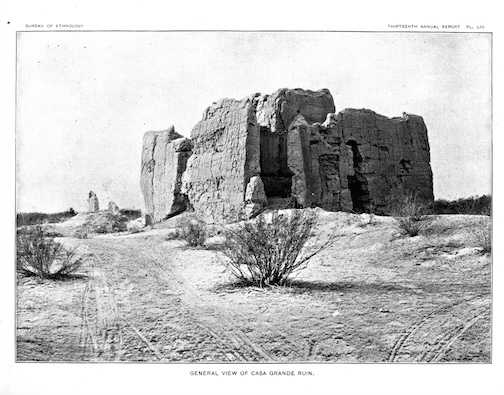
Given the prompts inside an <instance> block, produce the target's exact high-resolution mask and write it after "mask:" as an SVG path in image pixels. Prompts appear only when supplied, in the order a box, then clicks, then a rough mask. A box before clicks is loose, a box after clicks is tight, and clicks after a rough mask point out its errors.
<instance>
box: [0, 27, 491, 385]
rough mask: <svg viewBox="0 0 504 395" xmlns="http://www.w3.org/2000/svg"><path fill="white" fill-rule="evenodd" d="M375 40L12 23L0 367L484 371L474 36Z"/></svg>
mask: <svg viewBox="0 0 504 395" xmlns="http://www.w3.org/2000/svg"><path fill="white" fill-rule="evenodd" d="M2 18H4V17H2ZM74 20H75V19H74ZM2 23H3V24H4V21H3V20H2ZM5 23H8V22H5ZM9 23H10V22H9ZM395 26H396V25H393V24H392V21H390V24H387V23H386V24H383V28H381V29H377V30H367V29H364V30H359V29H355V30H354V29H343V30H338V29H337V28H336V27H337V26H335V28H334V29H309V30H306V29H301V28H299V29H290V28H289V29H285V30H283V29H250V30H249V29H209V30H206V29H196V28H191V29H169V28H167V29H157V28H156V29H117V30H116V29H112V30H108V29H103V28H101V29H100V28H97V29H95V28H88V27H86V26H85V25H84V24H83V25H82V26H81V25H79V24H78V23H77V22H75V23H74V22H72V24H70V23H69V24H68V25H64V24H61V25H50V26H48V25H47V24H40V25H39V24H35V23H34V24H33V25H32V24H29V23H23V24H22V25H19V26H18V27H16V31H15V32H11V35H10V39H11V40H12V39H14V37H15V43H14V42H13V43H11V45H12V48H15V60H13V63H12V62H11V64H10V67H11V68H12V69H14V68H15V81H13V83H15V91H13V92H11V93H14V94H15V106H14V113H13V114H11V115H13V116H15V130H13V131H12V132H9V133H10V134H11V135H12V141H13V142H14V145H13V147H12V148H13V151H14V152H13V159H14V165H15V167H14V173H13V174H11V176H12V177H13V180H14V183H15V191H13V192H14V193H15V194H14V201H13V204H14V205H15V206H14V207H11V208H10V209H11V210H12V213H11V216H12V217H13V221H12V226H11V227H10V229H9V232H10V235H11V236H10V237H11V238H12V239H15V241H14V246H13V247H12V249H14V257H13V259H11V260H12V262H11V261H4V262H3V264H4V265H5V266H9V265H10V266H11V269H12V270H11V272H10V273H11V274H10V275H9V273H8V279H7V280H8V281H9V282H10V283H11V285H10V286H11V289H12V295H11V296H12V302H13V303H12V305H11V306H10V308H11V311H10V312H9V314H10V317H11V318H10V320H11V321H12V323H13V326H14V328H10V329H11V330H12V333H13V336H11V337H10V338H7V340H5V339H3V340H2V341H7V342H9V344H10V347H11V350H12V358H13V360H10V361H9V363H14V364H15V365H16V366H17V367H19V369H35V367H36V366H41V367H43V368H44V369H49V370H48V371H51V372H54V374H55V375H57V374H58V373H57V372H58V369H60V367H61V368H63V367H67V366H68V367H75V368H78V367H79V366H81V367H83V368H84V369H95V370H100V369H108V368H111V369H114V371H115V372H121V369H126V368H128V369H136V368H138V369H139V371H143V372H145V371H148V370H149V369H151V370H150V372H151V373H152V372H153V371H154V370H156V372H160V371H161V372H165V373H163V374H167V375H170V374H172V375H173V373H170V372H174V371H177V372H183V373H178V375H180V374H182V375H183V376H184V377H183V379H184V380H188V381H189V380H192V381H195V380H199V382H200V384H203V387H202V388H203V389H201V390H200V392H191V393H216V392H212V391H210V390H208V392H207V391H206V390H205V389H204V388H205V387H206V385H207V384H204V383H210V382H213V383H216V384H217V385H218V386H219V385H224V381H225V379H224V376H226V375H229V376H233V375H235V376H237V377H235V378H232V379H233V380H239V378H240V377H239V376H240V375H242V376H247V377H243V378H242V380H244V382H245V380H247V381H246V382H247V383H248V384H247V386H248V385H250V386H253V385H254V384H253V383H254V382H256V381H257V380H259V381H260V380H271V381H274V382H275V383H277V384H276V385H278V383H281V380H288V381H289V383H290V384H289V385H291V386H292V385H293V386H294V387H296V384H295V380H299V383H303V385H302V386H299V387H298V389H297V391H301V390H303V392H302V393H308V392H305V391H310V384H307V383H309V382H310V380H311V382H312V383H314V382H315V381H316V380H317V379H322V377H321V372H322V371H323V372H330V371H331V370H333V371H334V372H340V373H339V374H344V373H341V372H343V371H344V369H350V370H351V369H361V368H362V369H368V370H369V369H371V370H373V371H374V369H376V371H378V370H379V369H387V368H390V369H396V368H398V369H399V368H400V367H403V368H407V369H419V371H421V370H420V369H422V368H421V367H420V366H421V365H423V366H429V369H430V367H432V368H436V369H445V368H446V369H450V372H451V373H450V374H455V373H453V371H454V369H458V368H462V367H464V366H465V367H471V366H472V367H475V369H484V368H485V367H488V368H489V369H491V368H492V367H493V366H494V364H495V362H496V361H497V360H498V359H499V357H498V356H497V360H496V354H495V341H496V335H497V333H496V326H495V324H496V322H495V316H494V314H495V303H496V299H495V294H494V291H495V287H496V285H497V284H496V281H495V280H496V278H495V270H494V269H495V267H494V265H495V264H496V262H495V259H493V256H494V253H495V251H494V244H496V245H497V247H496V248H498V240H497V239H496V238H495V236H494V237H492V235H493V228H494V226H495V222H496V221H495V219H494V209H495V207H496V202H495V201H494V186H493V181H494V179H495V177H496V172H495V168H494V167H493V165H494V160H495V159H496V158H494V157H493V155H492V149H493V146H494V145H495V141H494V135H493V132H494V126H493V123H494V121H495V118H494V113H493V107H492V105H493V98H494V96H493V95H494V93H495V87H494V77H495V75H494V73H495V66H494V65H493V62H494V55H495V54H494V48H495V43H494V37H493V34H492V32H491V31H490V30H489V29H486V28H485V27H484V26H483V25H482V26H478V25H476V24H475V25H474V26H471V28H470V29H469V27H468V25H462V24H460V25H448V24H447V25H443V24H437V23H433V24H432V25H428V24H425V25H422V24H420V23H419V24H417V25H404V26H401V25H397V28H395ZM14 63H15V64H14ZM14 217H15V218H14ZM7 280H5V279H3V280H2V281H5V282H7ZM497 303H498V302H497ZM5 313H6V312H5V311H3V313H2V314H5ZM497 325H498V324H497ZM497 341H498V340H497ZM51 369H52V370H51ZM320 369H322V370H320ZM131 371H133V370H131ZM382 371H383V370H382ZM327 374H329V373H325V375H327ZM456 374H460V373H458V372H457V373H456ZM456 374H455V375H456ZM119 376H121V373H119ZM179 379H180V377H179ZM326 379H327V377H326ZM211 380H213V381H211ZM229 380H231V378H230V379H229ZM420 381H422V380H420ZM218 383H221V384H218ZM293 383H294V384H293ZM410 385H411V384H410ZM280 386H281V384H280ZM303 386H304V387H303ZM67 388H69V387H67ZM272 388H275V387H272ZM345 388H347V387H345ZM350 388H352V389H350V390H348V389H346V390H345V391H347V392H342V393H352V394H353V393H356V394H357V393H361V392H357V391H358V388H359V387H358V386H356V387H350ZM443 388H445V387H443ZM158 390H159V391H157V392H155V393H186V392H182V391H180V392H179V391H178V390H176V389H173V390H172V391H168V390H167V389H166V388H165V389H164V390H165V391H164V392H163V389H162V388H158ZM240 390H242V389H240ZM409 390H411V388H409V389H408V391H409ZM58 391H63V389H61V388H59V389H58ZM226 391H231V390H230V389H226ZM250 391H252V388H250ZM394 391H396V392H393V393H410V392H407V391H406V390H404V391H401V389H400V388H394ZM262 392H263V393H268V392H264V391H262ZM329 392H331V388H326V389H325V390H324V391H320V392H311V393H329ZM6 393H9V394H10V393H15V392H6ZM23 393H31V392H23ZM44 393H46V392H44ZM57 393H59V392H57ZM107 393H115V392H110V391H108V392H107ZM124 393H126V392H124ZM127 393H132V392H127ZM145 393H151V392H145ZM187 393H189V392H187ZM222 393H228V392H222ZM229 393H231V392H229ZM235 393H238V392H235ZM244 393H245V392H244ZM246 393H257V392H246ZM275 393H283V392H279V391H278V390H277V391H275ZM290 393H301V392H296V391H291V392H290ZM331 393H332V392H331ZM362 393H364V392H362ZM366 393H371V392H366ZM380 393H382V392H380ZM389 393H391V392H389ZM411 393H413V392H411ZM415 393H416V392H415ZM422 393H427V392H422ZM443 393H452V392H443ZM453 393H456V392H453ZM457 393H458V392H457ZM469 393H472V392H469ZM482 393H483V392H482ZM484 393H487V392H484ZM488 393H490V392H488ZM492 393H494V392H492Z"/></svg>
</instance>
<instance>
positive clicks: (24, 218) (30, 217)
mask: <svg viewBox="0 0 504 395" xmlns="http://www.w3.org/2000/svg"><path fill="white" fill-rule="evenodd" d="M75 214H76V213H75V211H74V209H73V208H72V207H70V208H69V209H68V210H67V211H63V212H61V213H50V214H46V213H37V212H34V213H17V215H16V224H17V226H32V225H42V224H45V223H51V224H53V223H57V222H61V221H64V220H66V219H68V218H71V217H73V216H74V215H75Z"/></svg>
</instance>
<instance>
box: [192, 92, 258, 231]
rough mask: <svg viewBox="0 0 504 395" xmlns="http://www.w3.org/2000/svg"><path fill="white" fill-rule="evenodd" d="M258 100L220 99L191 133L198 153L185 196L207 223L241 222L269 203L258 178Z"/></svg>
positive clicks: (196, 153)
mask: <svg viewBox="0 0 504 395" xmlns="http://www.w3.org/2000/svg"><path fill="white" fill-rule="evenodd" d="M256 96H257V95H252V96H250V97H247V98H245V99H243V100H234V99H222V100H219V101H218V102H216V103H214V104H213V105H211V106H210V107H208V108H207V109H206V111H205V112H204V114H203V119H202V120H201V121H200V122H199V123H198V124H197V125H196V126H195V127H194V129H193V130H192V132H191V139H192V142H193V145H194V151H193V155H192V156H191V158H190V159H189V162H188V164H187V170H186V172H185V174H184V177H183V192H184V193H185V194H186V195H187V196H188V198H189V201H190V203H191V205H192V207H193V208H194V211H195V212H196V213H197V214H198V215H199V216H200V217H201V218H202V219H203V220H205V221H207V222H214V223H219V222H225V221H235V220H238V219H239V218H241V217H242V216H243V215H247V214H248V215H253V213H254V212H256V211H260V210H261V209H262V207H263V206H264V205H265V203H266V202H265V197H264V193H261V190H262V188H263V186H262V182H261V179H260V178H257V177H256V178H253V177H254V176H258V175H259V169H260V167H259V156H260V153H259V127H258V125H257V120H256V115H255V109H256V100H255V97H256ZM251 179H252V182H251ZM249 183H250V185H249ZM246 195H247V196H246ZM246 198H247V201H246Z"/></svg>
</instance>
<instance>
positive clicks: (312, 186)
mask: <svg viewBox="0 0 504 395" xmlns="http://www.w3.org/2000/svg"><path fill="white" fill-rule="evenodd" d="M141 186H142V192H143V196H144V200H145V209H146V214H147V215H148V217H149V218H150V219H151V220H153V221H160V220H163V219H165V218H168V217H170V216H172V215H176V214H177V213H180V212H182V211H184V210H187V209H190V210H194V211H195V212H196V214H197V215H198V216H199V217H201V218H202V219H203V220H205V221H206V222H208V223H223V222H232V221H236V220H238V219H242V218H250V217H252V216H254V215H256V214H258V213H259V212H261V211H262V210H263V209H264V208H266V207H267V206H272V207H273V206H274V207H299V208H301V207H321V208H323V209H325V210H329V211H339V210H341V211H355V212H375V213H378V214H383V213H387V211H388V210H389V209H390V205H391V202H392V201H393V200H394V199H395V198H398V197H400V196H402V195H404V194H407V193H414V194H415V195H416V196H418V198H420V199H422V200H424V201H427V202H428V201H432V200H433V198H434V196H433V185H432V171H431V167H430V152H429V142H428V136H427V128H426V126H425V123H424V121H423V119H422V117H420V116H417V115H412V114H406V113H403V116H402V117H398V118H387V117H385V116H382V115H379V114H376V113H375V112H373V111H371V110H365V109H361V110H357V109H345V110H343V111H341V112H339V113H337V114H336V108H335V106H334V101H333V98H332V95H331V93H330V92H329V91H328V90H327V89H322V90H319V91H316V92H314V91H310V90H303V89H280V90H278V91H276V92H275V93H273V94H272V95H260V94H254V95H250V96H248V97H246V98H244V99H242V100H235V99H221V100H219V101H217V102H215V103H213V104H212V105H211V106H210V107H208V108H207V109H206V110H205V112H204V113H203V118H202V119H201V121H200V122H198V124H197V125H196V126H195V127H194V128H193V130H192V132H191V138H190V139H187V138H185V137H183V136H182V135H180V134H178V133H176V132H175V129H174V128H173V127H170V128H169V129H168V130H167V131H163V132H148V133H146V134H145V136H144V143H143V153H142V173H141Z"/></svg>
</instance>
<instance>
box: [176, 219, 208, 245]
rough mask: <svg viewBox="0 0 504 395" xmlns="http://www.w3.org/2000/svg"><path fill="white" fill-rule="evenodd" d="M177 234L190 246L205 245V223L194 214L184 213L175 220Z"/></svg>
mask: <svg viewBox="0 0 504 395" xmlns="http://www.w3.org/2000/svg"><path fill="white" fill-rule="evenodd" d="M177 225H178V227H179V228H178V230H177V235H178V236H179V237H180V238H182V239H183V240H185V241H186V242H187V244H189V245H190V246H191V247H199V246H203V245H205V241H206V239H207V234H208V232H207V225H206V224H205V223H204V222H203V221H201V220H200V219H199V218H198V217H196V216H195V215H185V216H184V217H182V218H180V219H179V220H178V222H177Z"/></svg>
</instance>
